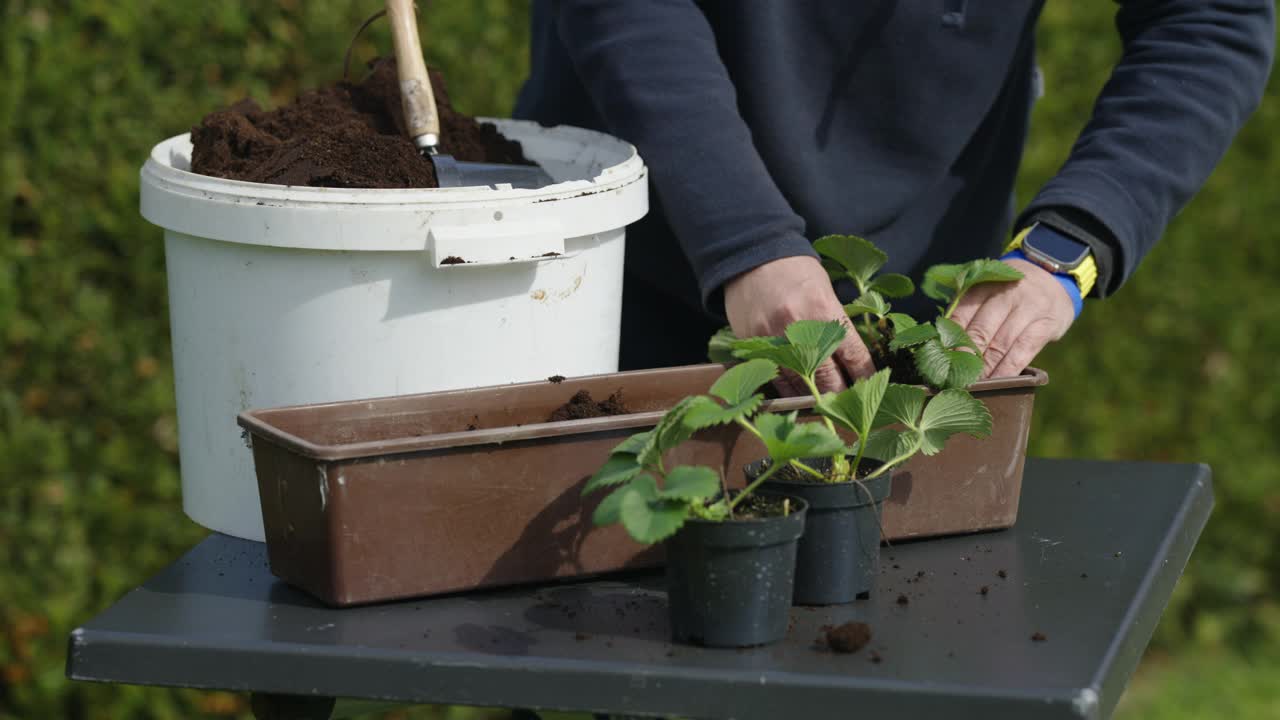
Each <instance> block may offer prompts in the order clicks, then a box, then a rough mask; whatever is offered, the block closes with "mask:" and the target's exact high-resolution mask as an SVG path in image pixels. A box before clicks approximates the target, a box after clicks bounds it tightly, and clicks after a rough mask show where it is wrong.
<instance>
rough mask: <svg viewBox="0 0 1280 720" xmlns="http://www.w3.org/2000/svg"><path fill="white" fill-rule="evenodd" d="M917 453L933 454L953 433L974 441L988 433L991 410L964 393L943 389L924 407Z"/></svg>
mask: <svg viewBox="0 0 1280 720" xmlns="http://www.w3.org/2000/svg"><path fill="white" fill-rule="evenodd" d="M920 432H921V436H922V443H921V447H920V449H921V451H922V452H924V454H926V455H934V454H936V453H937V452H938V451H939V450H942V446H943V445H945V444H946V442H947V438H949V437H951V436H952V435H955V434H956V433H968V434H969V435H972V436H974V437H976V438H985V437H987V436H988V435H990V434H991V411H990V410H988V409H987V406H986V405H984V404H982V401H981V400H978V399H977V398H975V397H974V396H972V395H970V394H969V393H967V392H965V391H964V390H943V391H942V392H940V393H938V394H937V395H936V396H934V398H933V399H932V400H930V401H929V404H928V405H927V406H925V409H924V415H923V416H922V417H921V418H920Z"/></svg>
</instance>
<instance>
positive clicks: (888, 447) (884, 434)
mask: <svg viewBox="0 0 1280 720" xmlns="http://www.w3.org/2000/svg"><path fill="white" fill-rule="evenodd" d="M919 449H920V433H919V432H917V431H915V430H891V429H889V428H880V429H879V430H875V431H873V432H872V433H871V434H870V435H869V436H867V449H866V451H865V453H864V454H865V455H866V456H867V457H870V458H874V459H876V460H880V461H881V462H888V461H890V460H892V459H894V458H896V457H900V456H902V455H908V456H910V455H914V454H915V453H916V451H917V450H919ZM857 452H858V444H857V443H854V445H853V447H851V448H850V449H849V454H851V455H856V454H857Z"/></svg>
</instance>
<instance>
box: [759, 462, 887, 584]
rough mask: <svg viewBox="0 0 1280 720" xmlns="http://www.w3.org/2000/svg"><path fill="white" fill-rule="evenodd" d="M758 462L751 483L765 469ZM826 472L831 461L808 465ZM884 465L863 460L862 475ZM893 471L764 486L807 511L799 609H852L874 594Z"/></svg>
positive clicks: (798, 567)
mask: <svg viewBox="0 0 1280 720" xmlns="http://www.w3.org/2000/svg"><path fill="white" fill-rule="evenodd" d="M764 463H765V461H763V460H758V461H756V462H753V463H751V464H749V465H747V467H746V469H745V470H746V475H747V481H748V482H750V481H751V480H752V479H754V478H756V477H759V475H760V473H761V472H763V471H764V469H765V468H766V467H767V466H766V465H765V464H764ZM807 464H808V465H809V466H810V467H813V468H814V469H817V470H823V471H825V470H826V469H827V468H829V467H830V460H829V459H827V458H821V459H813V460H810V461H808V462H807ZM882 464H883V463H881V462H880V461H878V460H869V459H864V460H863V461H862V464H861V468H862V470H863V472H864V473H865V472H871V471H874V470H875V469H876V468H878V467H880V466H881V465H882ZM892 477H893V471H891V472H887V473H885V474H884V475H881V476H879V477H877V478H873V479H871V480H867V481H863V482H852V481H850V482H840V483H824V482H817V481H809V480H804V479H794V480H793V479H791V478H780V479H776V480H775V479H772V478H770V479H769V480H766V481H765V483H764V484H763V485H761V489H764V490H768V491H770V492H775V493H782V494H786V495H790V496H793V497H798V498H800V499H802V500H804V501H805V502H806V503H807V504H808V506H809V511H808V514H807V517H806V520H805V529H804V536H803V537H801V538H800V543H799V547H798V550H797V553H796V580H795V593H794V595H793V601H794V603H795V604H796V605H837V604H841V603H850V602H853V601H854V600H856V599H857V598H858V596H859V595H861V594H863V593H867V592H870V591H871V588H872V587H873V586H874V585H875V577H876V573H877V572H878V571H879V569H880V538H881V524H880V520H881V517H882V515H883V510H884V500H885V498H886V497H888V496H889V490H890V488H891V487H892Z"/></svg>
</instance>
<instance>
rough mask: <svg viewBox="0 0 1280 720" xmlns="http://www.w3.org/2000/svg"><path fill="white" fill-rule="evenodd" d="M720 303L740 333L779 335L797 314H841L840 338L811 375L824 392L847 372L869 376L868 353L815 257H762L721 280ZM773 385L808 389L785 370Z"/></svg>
mask: <svg viewBox="0 0 1280 720" xmlns="http://www.w3.org/2000/svg"><path fill="white" fill-rule="evenodd" d="M724 308H725V313H726V314H727V315H728V316H729V326H730V327H731V328H733V332H734V334H735V335H737V336H738V337H740V338H748V337H757V336H760V335H781V334H782V333H783V331H784V330H786V328H787V325H789V324H791V323H793V322H795V321H796V320H839V321H841V322H843V323H844V326H845V330H846V335H845V339H844V342H842V343H841V344H840V347H839V348H837V349H836V351H835V354H834V356H833V359H834V361H833V360H828V361H826V362H824V363H823V364H822V366H821V367H819V368H818V372H817V373H816V377H815V379H816V380H817V384H818V389H819V390H822V391H823V392H839V391H841V390H843V389H844V388H845V377H844V375H842V373H841V370H843V371H844V373H845V374H847V376H848V377H849V378H850V379H854V378H860V377H867V376H869V375H871V374H872V373H874V372H875V366H874V365H873V364H872V362H871V353H869V352H868V351H867V347H866V346H865V345H863V344H862V338H860V337H859V336H858V333H857V331H855V330H854V329H853V326H852V324H851V323H850V322H849V319H848V317H847V316H846V315H845V314H844V306H843V305H841V304H840V299H839V298H837V297H836V293H835V291H834V290H833V289H832V288H831V280H830V279H829V278H828V277H827V271H826V270H824V269H823V268H822V264H821V263H819V262H818V260H817V259H816V258H812V257H808V256H797V257H787V258H781V259H779V260H774V261H772V262H768V263H765V264H764V265H761V266H759V267H757V268H755V269H754V270H749V271H747V272H745V273H742V274H741V275H739V276H737V277H735V278H733V279H732V280H730V281H729V282H728V283H725V286H724ZM781 379H782V382H780V383H775V386H776V387H778V389H779V390H780V391H782V392H790V393H792V394H796V395H802V394H807V393H808V388H806V387H805V385H804V382H803V381H802V380H801V379H800V378H798V377H795V376H794V375H792V374H791V373H784V374H783V376H782V378H781Z"/></svg>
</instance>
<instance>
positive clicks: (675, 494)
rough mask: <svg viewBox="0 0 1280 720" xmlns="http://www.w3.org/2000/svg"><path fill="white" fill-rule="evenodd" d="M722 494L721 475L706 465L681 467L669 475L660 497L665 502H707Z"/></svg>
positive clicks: (659, 493) (674, 469)
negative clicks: (717, 494) (719, 493)
mask: <svg viewBox="0 0 1280 720" xmlns="http://www.w3.org/2000/svg"><path fill="white" fill-rule="evenodd" d="M718 492H720V475H719V474H717V473H716V471H715V470H712V469H711V468H709V467H707V466H705V465H680V466H679V467H675V468H672V470H671V472H669V473H667V479H666V481H665V482H664V483H663V486H662V489H661V490H659V491H658V497H660V498H662V499H664V500H684V501H686V502H688V501H694V500H706V499H708V498H711V497H714V496H715V494H716V493H718Z"/></svg>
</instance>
